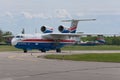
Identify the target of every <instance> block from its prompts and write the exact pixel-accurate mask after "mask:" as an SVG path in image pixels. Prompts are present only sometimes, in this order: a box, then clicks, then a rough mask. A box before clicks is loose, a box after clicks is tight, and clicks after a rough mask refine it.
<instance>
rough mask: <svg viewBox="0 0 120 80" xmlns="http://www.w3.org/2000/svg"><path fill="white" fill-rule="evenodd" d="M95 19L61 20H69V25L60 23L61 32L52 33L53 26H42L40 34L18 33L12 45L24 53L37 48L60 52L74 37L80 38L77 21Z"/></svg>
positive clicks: (73, 40) (44, 50)
mask: <svg viewBox="0 0 120 80" xmlns="http://www.w3.org/2000/svg"><path fill="white" fill-rule="evenodd" d="M93 20H95V19H81V20H75V19H72V20H63V22H71V26H70V27H65V26H63V25H60V26H59V27H58V31H60V32H61V33H53V28H52V27H48V26H42V27H41V28H40V30H41V32H43V33H42V34H40V33H36V34H23V33H22V34H18V35H16V36H15V37H14V38H13V39H12V40H11V43H12V45H13V46H15V47H16V48H19V49H23V51H24V53H26V52H27V51H28V50H32V49H38V50H40V51H41V52H46V51H49V50H56V52H61V48H62V47H64V46H66V45H72V44H74V43H75V42H76V38H80V36H81V35H80V34H76V29H77V25H78V22H79V21H93Z"/></svg>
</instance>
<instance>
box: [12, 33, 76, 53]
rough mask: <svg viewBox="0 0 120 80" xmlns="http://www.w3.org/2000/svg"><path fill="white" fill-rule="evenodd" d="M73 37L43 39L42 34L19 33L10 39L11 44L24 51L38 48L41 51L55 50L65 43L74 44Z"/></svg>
mask: <svg viewBox="0 0 120 80" xmlns="http://www.w3.org/2000/svg"><path fill="white" fill-rule="evenodd" d="M74 43H75V40H73V39H56V40H55V39H45V38H42V35H40V34H35V35H25V34H19V35H17V36H15V37H14V38H13V39H12V45H14V46H15V47H16V48H19V49H23V50H24V51H27V50H32V49H38V50H41V51H42V52H44V51H49V50H57V49H60V48H62V47H63V46H65V45H71V44H74Z"/></svg>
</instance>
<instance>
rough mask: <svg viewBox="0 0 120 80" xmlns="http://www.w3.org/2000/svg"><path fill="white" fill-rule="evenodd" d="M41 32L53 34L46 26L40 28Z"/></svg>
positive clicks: (51, 29)
mask: <svg viewBox="0 0 120 80" xmlns="http://www.w3.org/2000/svg"><path fill="white" fill-rule="evenodd" d="M41 31H42V32H43V33H52V32H53V28H52V27H48V26H42V27H41Z"/></svg>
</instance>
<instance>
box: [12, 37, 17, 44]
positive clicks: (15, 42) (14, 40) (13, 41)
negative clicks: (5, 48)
mask: <svg viewBox="0 0 120 80" xmlns="http://www.w3.org/2000/svg"><path fill="white" fill-rule="evenodd" d="M11 43H12V45H13V46H14V45H16V44H17V41H16V39H15V38H13V39H12V40H11Z"/></svg>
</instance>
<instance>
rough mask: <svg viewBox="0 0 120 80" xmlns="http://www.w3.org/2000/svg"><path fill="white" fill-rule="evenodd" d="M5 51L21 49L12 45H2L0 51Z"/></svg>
mask: <svg viewBox="0 0 120 80" xmlns="http://www.w3.org/2000/svg"><path fill="white" fill-rule="evenodd" d="M3 51H19V49H16V48H15V47H13V46H10V45H0V52H3Z"/></svg>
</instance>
